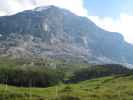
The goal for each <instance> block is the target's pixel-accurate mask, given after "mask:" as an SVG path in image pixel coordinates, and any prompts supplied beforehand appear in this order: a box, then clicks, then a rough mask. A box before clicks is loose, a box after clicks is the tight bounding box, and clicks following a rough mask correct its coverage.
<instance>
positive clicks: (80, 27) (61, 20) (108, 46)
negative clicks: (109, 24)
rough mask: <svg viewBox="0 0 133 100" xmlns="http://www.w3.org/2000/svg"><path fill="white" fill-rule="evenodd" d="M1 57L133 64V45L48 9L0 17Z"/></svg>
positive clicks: (68, 14) (84, 20)
mask: <svg viewBox="0 0 133 100" xmlns="http://www.w3.org/2000/svg"><path fill="white" fill-rule="evenodd" d="M0 55H1V56H11V57H15V58H21V57H33V56H35V57H49V58H53V59H67V60H70V61H71V60H72V59H76V60H77V59H78V60H79V59H81V60H83V61H87V62H90V63H128V64H133V56H132V55H133V45H131V44H129V43H126V42H125V41H124V39H123V36H122V35H120V34H119V33H115V32H108V31H105V30H103V29H101V28H99V27H98V26H96V25H95V24H94V23H93V22H92V21H90V20H89V19H87V18H85V17H80V16H76V15H75V14H73V13H71V12H69V11H67V10H65V9H61V8H58V7H55V6H48V7H38V8H36V9H34V10H27V11H24V12H21V13H18V14H16V15H12V16H4V17H0ZM78 60H77V61H78Z"/></svg>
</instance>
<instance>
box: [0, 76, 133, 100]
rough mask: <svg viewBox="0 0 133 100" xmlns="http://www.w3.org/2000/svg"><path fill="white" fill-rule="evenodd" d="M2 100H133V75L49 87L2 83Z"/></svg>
mask: <svg viewBox="0 0 133 100" xmlns="http://www.w3.org/2000/svg"><path fill="white" fill-rule="evenodd" d="M57 91H58V92H57ZM55 98H56V99H55ZM0 100H133V75H130V76H123V77H105V78H98V79H94V80H88V81H83V82H80V83H78V84H69V85H59V86H54V87H49V88H20V87H19V88H18V87H12V86H6V85H0Z"/></svg>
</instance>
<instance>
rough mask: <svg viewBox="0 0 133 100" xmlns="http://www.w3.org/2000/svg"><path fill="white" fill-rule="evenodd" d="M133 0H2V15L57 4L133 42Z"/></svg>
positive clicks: (0, 10)
mask: <svg viewBox="0 0 133 100" xmlns="http://www.w3.org/2000/svg"><path fill="white" fill-rule="evenodd" d="M132 4H133V0H0V16H4V15H12V14H15V13H17V12H21V11H23V10H27V9H33V8H35V7H38V6H47V5H55V6H58V7H61V8H66V9H68V10H70V11H72V12H73V13H75V14H77V15H80V16H86V17H88V18H89V19H91V20H92V21H93V22H95V23H96V24H97V25H98V26H99V27H101V28H103V29H105V30H108V31H111V32H119V33H121V34H122V35H123V36H124V38H125V40H126V41H127V42H129V43H132V44H133V28H132V26H133V6H132Z"/></svg>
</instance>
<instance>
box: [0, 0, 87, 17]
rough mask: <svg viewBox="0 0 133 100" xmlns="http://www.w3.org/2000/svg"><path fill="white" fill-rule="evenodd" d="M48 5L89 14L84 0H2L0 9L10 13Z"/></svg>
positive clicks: (79, 13) (82, 14)
mask: <svg viewBox="0 0 133 100" xmlns="http://www.w3.org/2000/svg"><path fill="white" fill-rule="evenodd" d="M46 5H55V6H58V7H61V8H66V9H68V10H70V11H72V12H73V13H75V14H77V15H81V16H87V10H86V9H85V8H84V6H83V0H4V1H0V10H2V11H3V12H4V13H8V14H9V15H10V14H14V13H17V12H20V11H23V10H26V9H33V8H35V7H37V6H46Z"/></svg>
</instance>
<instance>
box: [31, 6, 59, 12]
mask: <svg viewBox="0 0 133 100" xmlns="http://www.w3.org/2000/svg"><path fill="white" fill-rule="evenodd" d="M55 8H56V9H57V8H58V7H56V6H53V5H49V6H41V7H37V8H35V9H34V10H33V11H37V12H41V11H45V10H47V9H55Z"/></svg>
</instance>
